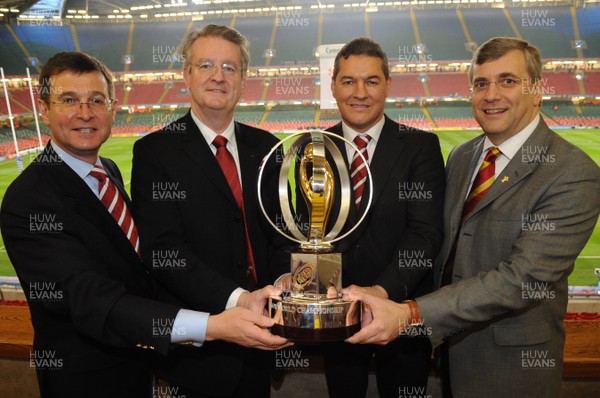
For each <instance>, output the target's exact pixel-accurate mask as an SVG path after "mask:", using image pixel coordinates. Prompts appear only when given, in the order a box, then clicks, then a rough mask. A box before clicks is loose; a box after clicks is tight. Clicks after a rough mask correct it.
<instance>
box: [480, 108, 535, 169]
mask: <svg viewBox="0 0 600 398" xmlns="http://www.w3.org/2000/svg"><path fill="white" fill-rule="evenodd" d="M539 122H540V114H539V113H538V114H537V115H536V116H535V117H534V118H533V120H532V121H531V123H529V124H528V125H527V126H525V128H524V129H523V130H521V131H519V132H518V133H517V134H515V135H513V136H512V137H510V138H509V139H507V140H506V141H504V142H503V143H502V144H500V145H498V146H496V145H494V144H493V143H492V141H490V139H489V138H488V137H487V136H486V137H485V140H484V142H483V155H484V156H485V154H486V153H487V151H488V149H490V148H492V147H497V148H498V149H500V151H501V152H502V154H503V155H504V156H506V157H507V158H509V159H512V158H513V156H515V155H516V153H517V152H518V151H519V149H520V148H521V147H522V146H523V144H525V141H527V139H528V138H529V137H530V136H531V134H533V131H534V130H535V128H536V127H537V125H538V123H539Z"/></svg>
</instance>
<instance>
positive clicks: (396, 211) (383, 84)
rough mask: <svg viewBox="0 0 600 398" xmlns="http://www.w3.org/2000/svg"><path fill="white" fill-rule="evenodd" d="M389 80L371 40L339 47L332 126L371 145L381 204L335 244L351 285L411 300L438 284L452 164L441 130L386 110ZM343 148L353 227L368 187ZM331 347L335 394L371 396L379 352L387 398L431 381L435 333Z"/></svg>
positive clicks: (328, 360)
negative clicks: (336, 113) (337, 117)
mask: <svg viewBox="0 0 600 398" xmlns="http://www.w3.org/2000/svg"><path fill="white" fill-rule="evenodd" d="M390 84H391V77H390V74H389V70H388V61H387V56H386V54H385V53H384V52H383V50H382V49H381V47H380V46H379V45H378V44H377V43H375V42H373V41H372V40H370V39H366V38H357V39H354V40H352V41H350V42H349V43H347V44H346V45H345V46H344V47H343V48H342V49H341V50H340V52H339V53H338V55H337V57H336V59H335V64H334V71H333V78H332V83H331V90H332V92H333V96H334V97H335V99H336V101H337V106H338V108H339V110H340V113H341V116H342V122H341V123H339V124H337V125H335V126H334V127H332V128H331V129H330V130H331V131H332V132H334V133H337V134H339V135H343V136H344V138H346V139H347V140H348V141H350V142H354V143H355V145H356V146H357V147H359V149H361V147H362V144H363V143H364V144H365V147H364V149H361V151H362V153H363V154H364V155H365V156H366V157H367V158H368V162H369V165H370V169H371V173H372V176H373V193H372V194H373V202H372V205H371V208H370V210H369V212H368V213H367V215H366V218H365V220H364V222H363V223H362V224H361V225H360V226H359V227H358V228H357V230H356V231H354V232H353V233H352V234H350V235H349V236H348V237H347V238H345V239H343V240H342V241H340V242H339V243H338V244H336V247H335V250H336V251H339V252H342V267H343V268H342V270H343V272H342V278H343V285H344V286H348V285H351V284H354V285H358V286H363V289H364V291H365V292H371V293H373V294H376V295H379V296H381V297H384V298H388V297H389V298H390V299H392V300H394V301H403V300H406V299H413V298H415V297H418V296H420V295H422V294H425V293H428V292H430V291H431V290H432V289H433V278H432V268H433V260H434V259H435V256H436V255H437V253H438V250H439V248H440V245H441V242H442V203H443V195H444V164H443V159H442V154H441V150H440V145H439V141H438V138H437V136H436V135H434V134H431V133H427V132H424V131H420V130H417V129H414V128H411V127H408V126H405V125H401V124H398V123H396V122H394V121H393V120H392V119H390V118H389V117H387V116H386V115H385V114H384V105H385V100H386V98H387V95H388V92H389V88H390ZM342 151H343V152H345V153H346V155H347V163H348V165H349V168H350V173H351V175H352V180H353V186H354V187H353V188H354V194H355V198H354V201H353V204H352V206H351V211H350V215H349V223H350V224H351V225H354V224H355V223H356V220H357V219H358V218H359V217H360V216H361V215H362V214H363V213H364V211H365V208H366V205H367V202H368V195H369V192H368V186H366V187H365V185H363V184H364V183H363V182H362V181H361V180H362V178H357V177H356V176H357V175H360V173H361V171H360V169H361V167H360V161H358V160H356V159H353V158H354V157H355V156H356V154H355V151H354V150H353V149H351V148H350V146H349V145H348V146H347V147H346V148H342ZM357 162H358V167H357V165H356V163H357ZM361 185H362V188H361ZM360 191H362V194H360ZM324 352H325V368H326V376H327V386H328V389H329V394H330V396H332V397H364V396H365V394H366V391H367V384H368V372H369V368H370V365H371V360H372V358H373V355H375V360H376V366H377V387H378V391H379V394H380V395H381V396H384V397H397V396H398V389H399V388H401V387H411V386H426V385H427V377H428V373H429V364H430V357H431V347H430V344H429V342H428V340H427V339H423V338H411V337H408V336H406V337H403V338H400V339H398V340H396V341H395V342H394V343H393V344H390V345H388V346H386V347H377V346H352V345H350V344H347V343H344V342H339V343H331V344H326V345H325V346H324Z"/></svg>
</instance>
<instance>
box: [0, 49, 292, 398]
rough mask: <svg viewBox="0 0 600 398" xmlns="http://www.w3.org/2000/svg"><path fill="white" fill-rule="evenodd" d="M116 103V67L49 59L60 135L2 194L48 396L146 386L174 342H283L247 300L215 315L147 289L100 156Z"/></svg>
mask: <svg viewBox="0 0 600 398" xmlns="http://www.w3.org/2000/svg"><path fill="white" fill-rule="evenodd" d="M114 103H115V100H114V86H113V82H112V75H111V73H110V71H108V69H107V68H106V67H105V66H104V65H103V64H102V63H100V61H98V60H97V59H95V58H93V57H90V56H88V55H86V54H83V53H76V52H67V53H59V54H57V55H55V56H54V57H52V58H50V59H49V60H48V62H47V63H46V65H45V66H44V68H43V69H42V72H41V75H40V100H39V107H40V114H41V117H42V119H43V120H44V122H45V123H46V124H47V125H48V126H49V127H50V136H51V141H50V143H49V144H48V146H47V147H46V148H45V150H44V151H43V152H42V153H41V154H40V155H39V156H38V157H37V158H36V159H35V160H34V161H33V162H32V164H31V165H30V166H29V167H28V168H27V169H26V170H25V171H24V172H23V173H22V174H21V175H20V176H19V177H17V179H16V180H15V181H13V183H12V184H11V185H10V187H9V188H8V190H7V191H6V194H5V196H4V201H3V203H2V210H1V214H0V215H1V225H2V236H3V238H4V242H5V244H6V249H7V252H8V255H9V257H10V259H11V261H12V264H13V265H14V267H15V269H16V271H17V274H18V276H19V280H20V281H21V285H22V286H23V289H24V291H25V293H26V295H27V299H28V302H29V307H30V311H31V318H32V323H33V326H34V330H35V338H34V344H33V347H34V351H33V352H32V354H31V359H32V361H31V362H32V363H33V364H35V366H36V368H37V375H38V381H39V387H40V392H41V396H42V397H61V398H64V397H74V398H75V397H77V398H79V397H84V396H85V397H107V396H111V397H123V398H125V397H127V398H130V397H148V396H150V394H151V388H150V387H151V380H152V379H151V372H150V368H149V366H148V364H147V362H148V361H147V360H149V359H152V358H153V357H154V356H155V354H152V353H150V351H156V352H158V353H160V354H163V355H164V354H166V353H167V352H168V351H169V349H170V347H171V344H172V343H196V344H197V345H198V344H202V343H203V342H204V341H205V340H206V341H208V340H214V339H217V338H219V339H225V340H227V341H234V342H238V343H240V344H245V345H247V346H253V347H255V346H260V347H262V348H271V349H273V348H278V347H280V346H282V345H284V344H285V343H286V341H285V340H284V339H281V338H278V340H275V337H274V336H272V335H271V334H270V333H268V332H267V331H265V330H263V328H266V327H269V326H271V324H272V321H271V320H270V319H269V318H266V317H262V316H260V315H258V314H256V313H255V312H252V311H250V310H249V309H243V308H235V309H232V310H229V311H226V312H224V313H222V314H220V315H216V316H210V317H209V315H208V314H207V313H199V312H196V311H187V310H182V309H181V308H182V307H181V306H177V305H173V304H166V303H160V302H157V301H153V300H151V299H150V298H151V297H153V296H154V294H155V288H156V284H155V283H153V280H152V279H151V278H150V277H149V276H148V273H147V272H146V270H145V269H144V266H143V265H142V262H141V260H140V257H139V239H138V236H137V232H136V227H135V223H134V221H133V219H132V217H131V214H130V212H129V211H128V210H129V208H130V203H129V199H128V198H127V194H126V192H125V190H124V188H123V182H122V179H121V174H120V172H119V169H118V168H117V166H116V165H115V164H114V162H112V161H111V160H109V159H106V158H101V157H99V156H98V150H99V149H100V146H101V145H102V144H103V143H104V142H105V141H106V139H107V138H108V137H109V135H110V131H111V125H112V123H113V121H114V117H115V115H116V108H115V107H114ZM107 204H108V206H107ZM269 292H270V290H269V289H265V291H263V292H261V293H262V294H263V295H266V294H268V293H269ZM265 299H266V297H265ZM257 301H260V300H257ZM259 342H260V343H259ZM267 346H269V347H267ZM194 349H196V350H202V348H196V347H194ZM143 350H145V351H143Z"/></svg>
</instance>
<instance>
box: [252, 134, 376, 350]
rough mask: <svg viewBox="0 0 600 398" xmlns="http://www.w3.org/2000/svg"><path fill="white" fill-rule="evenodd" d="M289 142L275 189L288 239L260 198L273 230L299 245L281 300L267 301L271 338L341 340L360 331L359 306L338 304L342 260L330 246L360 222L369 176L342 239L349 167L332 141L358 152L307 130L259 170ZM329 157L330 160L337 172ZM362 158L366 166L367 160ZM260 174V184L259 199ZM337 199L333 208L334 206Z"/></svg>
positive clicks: (340, 301)
mask: <svg viewBox="0 0 600 398" xmlns="http://www.w3.org/2000/svg"><path fill="white" fill-rule="evenodd" d="M291 139H295V141H294V142H293V143H292V144H291V146H290V147H289V149H288V150H287V152H285V155H284V157H283V161H282V164H281V169H280V173H279V186H278V188H279V207H280V210H281V214H282V219H283V221H284V224H285V227H286V229H287V233H286V232H284V231H283V228H281V226H278V225H276V224H275V223H274V222H273V221H272V220H271V219H270V218H269V216H268V214H267V212H266V211H265V209H264V206H263V203H262V197H261V195H260V194H259V203H260V206H261V209H262V211H263V213H264V215H265V217H267V220H268V221H269V223H270V224H271V225H272V226H273V228H275V229H276V230H277V231H278V232H279V233H280V234H282V235H284V236H285V237H286V238H288V239H290V240H292V241H294V242H296V243H299V245H300V247H299V251H298V252H296V253H292V255H291V264H290V274H291V282H290V286H289V290H287V291H284V292H283V294H282V299H278V298H271V299H270V300H269V312H270V315H271V317H272V318H273V319H275V321H276V324H275V325H274V326H273V328H272V332H273V333H274V334H278V335H280V336H284V337H286V338H289V339H291V340H313V341H328V340H341V339H345V338H347V337H350V336H351V335H353V334H354V333H356V332H357V331H358V330H360V320H361V305H360V303H359V302H357V301H346V300H343V299H342V294H341V289H342V255H341V253H337V252H335V251H334V250H333V245H332V243H333V242H336V241H338V240H340V239H343V238H344V237H346V236H348V235H349V234H350V233H352V232H353V231H354V230H355V229H356V227H357V226H358V225H359V224H360V223H361V222H362V220H363V219H364V217H365V215H366V213H367V211H368V209H369V207H370V205H371V200H372V192H373V189H372V186H371V185H372V180H371V178H370V171H369V170H368V167H367V171H368V175H369V178H368V182H369V186H370V189H368V192H369V197H368V203H367V207H366V209H365V211H364V213H363V214H362V216H361V218H360V219H359V220H358V222H357V223H356V224H355V225H354V226H353V227H352V228H350V229H349V230H348V231H346V232H345V233H344V234H342V235H340V232H341V231H342V228H343V227H344V225H345V223H346V220H347V218H348V213H349V210H350V205H351V203H352V189H351V183H350V176H349V172H348V167H347V166H346V164H345V162H344V157H343V156H342V153H341V152H340V150H339V148H338V147H337V146H336V144H335V143H334V141H333V139H338V140H341V141H342V142H345V143H346V144H349V145H350V146H351V147H352V148H354V150H355V151H357V152H358V153H359V154H360V152H359V151H358V149H356V148H355V147H354V145H353V144H352V143H350V142H349V141H347V140H345V139H344V138H343V137H340V136H338V135H336V134H333V133H329V132H325V131H321V130H311V131H309V132H302V133H296V134H292V135H291V136H289V137H287V138H286V139H284V140H283V141H281V142H280V143H278V144H277V145H276V146H275V147H274V148H273V149H272V150H271V152H269V154H267V156H265V158H264V159H263V164H265V163H266V162H267V160H268V159H269V158H270V157H271V155H272V154H273V153H274V152H275V151H276V150H277V149H278V148H279V146H281V145H284V143H286V142H287V141H288V140H291ZM327 154H328V155H329V156H330V158H331V159H333V163H334V166H335V171H334V169H333V167H332V166H331V164H330V163H329V161H328V159H327V156H326V155H327ZM360 156H361V158H362V159H363V162H365V165H366V164H367V162H366V159H365V158H364V157H362V155H360ZM292 167H293V168H292ZM290 170H292V173H290ZM262 171H263V170H262V169H261V171H260V172H259V178H258V190H259V193H260V192H261V182H262ZM290 175H292V176H294V177H296V176H297V178H295V179H294V183H293V184H291V185H294V186H295V187H296V188H298V189H299V190H300V192H301V196H302V197H303V199H304V201H305V204H306V208H307V210H308V219H309V226H308V231H306V232H304V233H303V232H302V231H300V229H299V228H298V225H297V224H296V222H295V221H293V220H295V218H294V215H293V214H292V208H293V206H292V204H291V203H290V198H289V190H288V187H289V185H290V181H289V179H290ZM336 177H337V178H336ZM337 190H339V195H338V194H337ZM298 196H300V195H298ZM336 199H337V203H334V201H335V200H336ZM334 206H336V207H337V209H336V210H337V213H336V217H337V219H336V221H335V223H333V226H332V227H331V228H330V230H329V231H328V227H329V224H330V216H331V214H332V209H333V207H334ZM334 218H335V217H334ZM338 235H339V236H338Z"/></svg>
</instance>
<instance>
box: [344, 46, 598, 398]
mask: <svg viewBox="0 0 600 398" xmlns="http://www.w3.org/2000/svg"><path fill="white" fill-rule="evenodd" d="M470 81H471V86H472V94H471V103H472V108H473V115H474V116H475V119H476V120H477V122H478V123H479V124H480V125H481V127H482V129H483V132H484V134H483V135H481V136H479V137H476V138H474V139H472V140H469V141H467V142H465V143H464V144H461V145H459V146H458V147H456V148H455V149H454V151H452V153H451V154H450V157H449V159H448V167H447V179H448V190H447V192H446V202H445V207H444V232H445V240H444V244H443V246H442V250H441V252H440V255H439V256H438V258H437V259H436V263H435V282H436V286H437V287H440V286H444V285H446V286H444V287H442V288H441V289H439V290H437V291H435V292H433V293H431V294H427V295H425V296H422V297H419V298H417V299H416V302H411V303H409V304H408V305H407V304H402V305H398V304H396V303H392V302H389V301H385V300H379V299H378V298H374V297H372V296H369V295H363V292H358V294H355V293H357V292H356V291H355V290H354V288H350V289H347V291H346V293H347V295H348V296H351V297H356V298H359V299H363V300H364V301H365V302H367V303H368V304H369V305H370V306H371V308H372V309H373V311H374V313H373V315H374V320H373V322H372V323H371V324H370V325H369V326H367V327H366V328H364V329H363V330H361V331H360V332H359V333H357V334H356V335H354V336H353V337H352V338H351V339H350V341H351V342H353V343H379V344H384V343H387V342H389V341H392V340H394V339H395V338H396V337H397V335H398V329H399V328H400V329H404V328H405V327H407V326H410V325H416V324H423V326H424V327H425V329H426V330H427V331H428V335H429V340H430V341H431V344H432V345H433V346H438V345H440V344H442V343H443V342H447V344H448V349H449V353H448V354H449V371H450V388H451V392H452V394H453V396H454V397H455V398H462V397H476V396H485V397H507V396H511V397H532V398H533V397H556V396H558V392H559V389H560V381H561V376H562V362H563V349H564V342H565V331H564V327H563V319H564V314H565V310H566V306H567V301H568V294H567V291H568V285H567V283H568V281H567V278H568V276H569V274H570V273H571V271H572V270H573V266H574V263H575V259H576V258H577V256H578V255H579V253H580V252H581V250H582V249H583V247H584V246H585V244H586V242H587V241H588V239H589V237H590V235H591V233H592V231H593V229H594V225H595V223H596V221H597V219H598V212H599V211H600V168H598V166H597V165H596V163H595V162H594V161H593V160H592V159H590V158H589V157H588V156H587V155H586V154H585V153H584V152H583V151H581V150H580V149H579V148H577V147H575V146H573V145H572V144H570V143H569V142H567V141H566V140H564V139H563V138H561V137H560V136H559V135H557V134H556V133H554V132H553V131H551V130H550V129H549V128H548V126H547V125H546V123H545V122H544V120H543V119H542V118H541V117H540V114H539V108H540V104H541V100H542V92H543V87H542V62H541V57H540V53H539V50H538V49H537V48H535V47H533V46H531V45H530V44H529V43H527V42H525V41H523V40H520V39H514V38H494V39H491V40H489V41H488V42H486V43H484V44H483V45H482V46H481V47H480V48H479V50H478V51H477V53H476V54H475V56H474V58H473V60H472V61H471V69H470Z"/></svg>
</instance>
